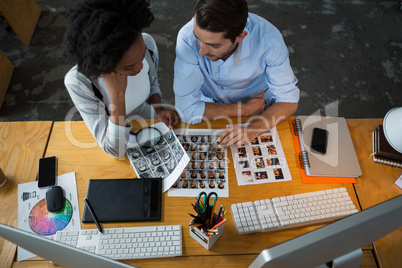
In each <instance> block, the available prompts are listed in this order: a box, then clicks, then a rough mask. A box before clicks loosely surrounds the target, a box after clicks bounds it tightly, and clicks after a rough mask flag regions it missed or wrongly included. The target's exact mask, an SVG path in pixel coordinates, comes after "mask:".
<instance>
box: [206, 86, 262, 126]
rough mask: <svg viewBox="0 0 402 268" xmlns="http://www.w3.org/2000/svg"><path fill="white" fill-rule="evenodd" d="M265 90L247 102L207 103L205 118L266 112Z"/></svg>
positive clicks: (212, 118) (214, 118) (213, 118)
mask: <svg viewBox="0 0 402 268" xmlns="http://www.w3.org/2000/svg"><path fill="white" fill-rule="evenodd" d="M263 97H264V91H261V93H259V94H258V95H257V96H255V97H254V98H252V99H251V100H249V101H248V102H246V103H231V104H221V103H211V102H206V103H205V111H204V116H203V120H205V121H208V120H216V119H219V118H222V117H236V116H254V115H260V114H262V113H263V112H264V110H265V107H266V101H265V99H264V98H263Z"/></svg>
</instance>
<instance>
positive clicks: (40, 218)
mask: <svg viewBox="0 0 402 268" xmlns="http://www.w3.org/2000/svg"><path fill="white" fill-rule="evenodd" d="M72 216H73V208H72V205H71V203H70V201H68V200H67V199H65V198H64V204H63V208H62V209H61V210H60V211H57V212H53V213H52V212H49V211H48V210H47V208H46V200H45V199H42V200H40V201H39V202H38V203H36V205H35V206H34V207H33V208H32V210H31V212H30V213H29V227H31V230H32V231H33V232H34V233H36V234H38V235H44V236H49V235H54V234H55V233H56V232H57V231H61V230H63V229H64V228H66V227H67V225H68V223H69V222H70V221H71V218H72Z"/></svg>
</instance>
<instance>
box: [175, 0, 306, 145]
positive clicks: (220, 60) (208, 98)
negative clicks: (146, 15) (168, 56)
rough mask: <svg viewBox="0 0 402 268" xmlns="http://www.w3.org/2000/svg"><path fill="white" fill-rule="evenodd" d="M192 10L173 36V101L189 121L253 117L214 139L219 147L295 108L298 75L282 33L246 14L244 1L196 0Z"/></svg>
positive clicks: (248, 136) (280, 118)
mask: <svg viewBox="0 0 402 268" xmlns="http://www.w3.org/2000/svg"><path fill="white" fill-rule="evenodd" d="M194 11H195V15H194V18H193V19H192V20H191V21H190V22H188V23H187V24H186V25H184V26H183V28H182V29H181V30H180V32H179V34H178V37H177V46H176V61H175V77H174V92H175V95H176V106H177V107H178V109H179V110H180V111H181V114H182V117H183V118H182V119H183V121H185V122H188V123H192V124H195V123H199V122H200V121H201V120H215V119H222V118H227V117H235V116H256V119H255V120H254V121H252V122H251V124H250V125H249V126H248V127H242V126H240V125H233V126H231V127H229V128H228V129H226V130H225V131H224V132H223V133H222V134H221V135H220V137H219V139H218V141H220V143H221V146H231V145H237V146H239V145H242V144H248V143H249V141H250V140H252V139H254V138H255V137H257V136H259V135H260V134H262V133H264V132H265V131H267V130H268V129H270V128H272V127H275V126H276V125H277V124H278V123H280V122H282V121H283V120H285V119H286V118H287V117H289V116H290V115H292V114H293V113H294V112H295V111H296V109H297V105H298V101H299V89H298V88H297V86H296V83H297V79H296V77H295V76H294V74H293V71H292V69H291V67H290V62H289V55H288V51H287V48H286V45H285V43H284V41H283V38H282V35H281V34H280V32H279V31H278V29H276V28H275V27H274V26H273V25H272V24H270V23H269V22H268V21H266V20H265V19H264V18H261V17H259V16H257V15H255V14H252V13H248V7H247V2H246V1H245V0H199V1H198V2H197V4H196V6H195V8H194Z"/></svg>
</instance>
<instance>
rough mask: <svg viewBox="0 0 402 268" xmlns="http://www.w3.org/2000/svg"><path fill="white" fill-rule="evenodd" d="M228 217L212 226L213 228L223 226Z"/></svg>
mask: <svg viewBox="0 0 402 268" xmlns="http://www.w3.org/2000/svg"><path fill="white" fill-rule="evenodd" d="M226 220H227V219H224V220H222V221H221V222H219V223H218V224H216V225H215V226H214V227H212V228H211V229H216V228H218V227H219V226H221V225H222V224H223V223H224V222H225V221H226Z"/></svg>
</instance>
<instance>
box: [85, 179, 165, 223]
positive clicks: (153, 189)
mask: <svg viewBox="0 0 402 268" xmlns="http://www.w3.org/2000/svg"><path fill="white" fill-rule="evenodd" d="M86 198H87V199H88V200H89V201H90V202H91V206H92V209H93V211H94V213H95V215H96V217H97V218H98V220H99V222H134V221H160V220H161V210H162V179H161V178H143V179H91V180H89V182H88V189H87V196H86ZM82 222H83V223H90V222H94V221H93V218H92V216H91V214H90V212H89V211H88V209H87V207H86V206H85V207H84V212H83V215H82Z"/></svg>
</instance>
